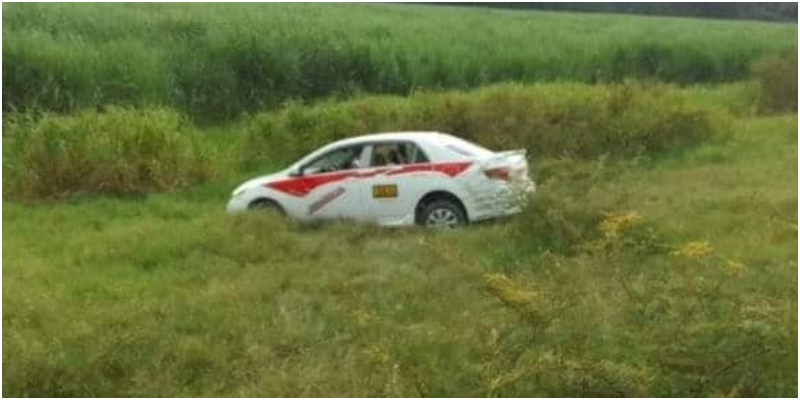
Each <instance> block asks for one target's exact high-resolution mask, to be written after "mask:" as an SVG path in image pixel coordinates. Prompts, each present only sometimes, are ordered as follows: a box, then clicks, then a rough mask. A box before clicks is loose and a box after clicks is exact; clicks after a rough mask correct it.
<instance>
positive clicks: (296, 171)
mask: <svg viewBox="0 0 800 400" xmlns="http://www.w3.org/2000/svg"><path fill="white" fill-rule="evenodd" d="M289 176H291V177H292V178H296V177H298V176H303V173H302V172H301V171H300V170H299V169H296V170H293V171H290V172H289Z"/></svg>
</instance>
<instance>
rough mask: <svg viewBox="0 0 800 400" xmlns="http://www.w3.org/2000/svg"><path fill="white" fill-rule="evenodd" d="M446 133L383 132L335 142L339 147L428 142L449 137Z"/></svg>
mask: <svg viewBox="0 0 800 400" xmlns="http://www.w3.org/2000/svg"><path fill="white" fill-rule="evenodd" d="M448 136H451V135H448V134H446V133H442V132H436V131H408V132H383V133H372V134H369V135H361V136H353V137H350V138H347V139H342V140H339V141H337V142H335V143H336V144H337V145H348V144H358V143H362V142H381V141H393V140H409V141H417V140H428V141H435V140H437V139H441V138H443V137H448Z"/></svg>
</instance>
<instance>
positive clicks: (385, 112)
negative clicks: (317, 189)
mask: <svg viewBox="0 0 800 400" xmlns="http://www.w3.org/2000/svg"><path fill="white" fill-rule="evenodd" d="M724 120H725V119H724V117H721V116H720V114H719V113H717V112H716V110H715V109H714V108H711V107H708V106H704V105H701V104H690V103H687V102H685V101H683V97H682V96H681V95H680V94H679V93H678V90H677V89H673V88H671V87H669V86H643V85H631V84H622V85H595V86H589V85H582V84H547V85H529V86H524V85H515V84H507V85H498V86H492V87H487V88H484V89H480V90H476V91H471V92H447V93H417V94H414V95H412V96H410V97H409V98H394V97H370V98H365V99H360V100H355V101H350V102H345V103H339V104H323V105H317V106H302V105H292V106H289V107H287V108H286V109H284V110H282V111H280V112H276V113H262V114H259V115H257V116H255V117H254V118H253V119H252V120H251V121H250V122H249V123H248V127H247V129H246V130H247V133H246V136H245V140H244V142H243V144H244V148H243V150H244V157H245V159H259V158H262V159H271V160H275V159H279V160H282V161H290V160H292V159H295V158H297V157H299V156H301V155H303V154H305V153H307V152H308V151H310V150H312V149H314V148H316V147H319V146H321V145H323V144H325V143H328V142H330V141H332V140H336V139H341V138H344V137H347V136H354V135H358V134H366V133H371V132H379V131H400V130H437V131H442V132H448V133H452V134H456V135H459V136H462V137H465V138H467V139H470V140H473V141H476V142H478V143H481V144H483V145H485V146H487V147H489V148H493V149H497V150H501V149H515V148H525V149H527V150H528V151H529V153H530V154H531V155H532V156H533V157H543V156H553V157H558V156H567V157H582V158H590V157H595V156H598V155H602V154H606V153H609V154H610V155H612V156H618V157H619V156H621V157H625V156H632V155H636V154H638V153H642V152H648V153H657V152H662V151H667V150H673V149H679V148H683V147H687V146H691V145H694V144H696V143H698V142H699V141H702V140H705V139H709V138H712V137H714V136H715V135H717V133H718V131H719V130H720V129H718V128H719V125H718V122H721V121H724Z"/></svg>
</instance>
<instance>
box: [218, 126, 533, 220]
mask: <svg viewBox="0 0 800 400" xmlns="http://www.w3.org/2000/svg"><path fill="white" fill-rule="evenodd" d="M533 191H535V184H534V182H533V181H532V180H531V179H530V177H529V176H528V163H527V161H526V160H525V150H514V151H506V152H500V153H495V152H492V151H490V150H487V149H485V148H483V147H480V146H478V145H475V144H473V143H470V142H467V141H465V140H462V139H459V138H457V137H455V136H452V135H448V134H444V133H438V132H399V133H379V134H373V135H366V136H358V137H353V138H348V139H344V140H340V141H337V142H334V143H331V144H329V145H327V146H325V147H323V148H321V149H319V150H317V151H314V152H313V153H311V154H309V155H308V156H306V157H304V158H303V159H301V160H300V161H298V162H296V163H294V164H293V165H291V166H290V167H288V168H286V169H285V170H283V171H280V172H277V173H274V174H271V175H265V176H262V177H259V178H256V179H252V180H250V181H247V182H245V183H244V184H242V185H241V186H239V187H238V188H236V190H234V191H233V195H232V198H231V200H230V202H229V203H228V212H231V213H234V212H242V211H245V210H250V209H264V208H271V209H275V210H277V211H280V212H281V213H283V214H286V215H288V216H290V217H293V218H297V219H300V220H306V221H308V220H316V219H350V220H356V221H368V222H375V223H378V224H380V225H391V226H403V225H415V224H418V225H426V226H441V227H454V226H458V225H464V224H467V223H470V222H475V221H480V220H485V219H489V218H495V217H500V216H504V215H510V214H514V213H517V212H520V211H521V206H522V202H521V201H520V200H521V199H522V198H523V197H524V196H525V195H527V194H529V193H532V192H533Z"/></svg>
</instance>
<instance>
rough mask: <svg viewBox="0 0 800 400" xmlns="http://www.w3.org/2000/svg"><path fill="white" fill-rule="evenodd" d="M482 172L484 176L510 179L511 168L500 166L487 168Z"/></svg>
mask: <svg viewBox="0 0 800 400" xmlns="http://www.w3.org/2000/svg"><path fill="white" fill-rule="evenodd" d="M483 174H484V175H486V177H487V178H489V179H495V180H501V181H508V180H509V179H511V168H508V167H500V168H492V169H487V170H484V171H483Z"/></svg>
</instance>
